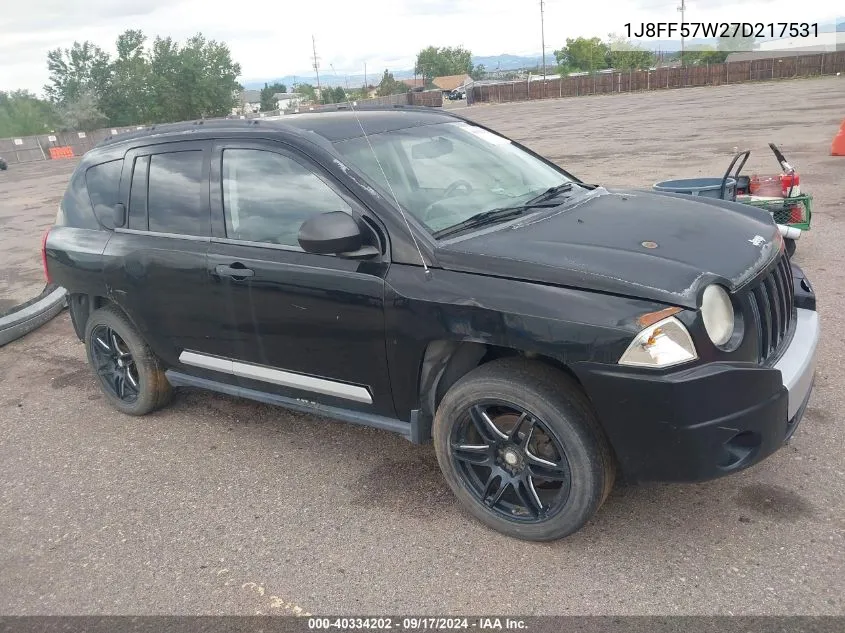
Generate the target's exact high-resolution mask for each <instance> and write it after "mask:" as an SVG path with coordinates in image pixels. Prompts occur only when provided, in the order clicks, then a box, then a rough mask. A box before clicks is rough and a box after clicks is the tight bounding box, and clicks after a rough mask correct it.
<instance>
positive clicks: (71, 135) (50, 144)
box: [0, 90, 443, 164]
mask: <svg viewBox="0 0 845 633" xmlns="http://www.w3.org/2000/svg"><path fill="white" fill-rule="evenodd" d="M356 103H357V104H358V105H359V106H367V105H419V106H429V107H440V106H442V105H443V93H442V92H441V91H440V90H426V91H423V92H407V93H404V94H399V95H391V96H389V97H376V98H374V99H364V100H361V101H356ZM343 107H346V106H345V104H331V105H314V106H300V107H299V111H300V112H309V111H312V110H313V111H314V112H320V111H324V110H337V109H339V108H343ZM284 114H285V113H284V112H282V111H280V110H274V111H271V112H262V113H255V114H248V115H243V118H248V119H255V118H265V117H277V116H282V115H284ZM226 118H242V117H240V116H230V117H226ZM145 127H147V126H143V125H137V126H132V127H111V128H103V129H100V130H94V131H93V132H51V133H50V134H39V135H37V136H18V137H12V138H3V139H0V157H2V158H4V159H5V160H6V162H8V163H9V164H14V163H29V162H33V161H41V160H51V157H50V149H52V148H59V147H70V148H71V150H72V151H73V155H74V156H82V155H83V154H84V153H85V152H87V151H88V150H89V149H91V148H92V147H94V146H95V145H97V143H100V142H101V141H103V140H105V139H106V138H107V137H108V136H111V135H114V134H121V133H123V132H132V131H135V130H142V129H144V128H145Z"/></svg>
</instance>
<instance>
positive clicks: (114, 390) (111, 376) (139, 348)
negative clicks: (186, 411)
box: [85, 306, 173, 415]
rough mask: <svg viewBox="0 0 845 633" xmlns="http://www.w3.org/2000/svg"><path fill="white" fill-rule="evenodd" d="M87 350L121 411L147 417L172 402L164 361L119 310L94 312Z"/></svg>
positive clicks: (87, 327) (110, 398) (105, 389)
mask: <svg viewBox="0 0 845 633" xmlns="http://www.w3.org/2000/svg"><path fill="white" fill-rule="evenodd" d="M85 348H86V350H87V353H88V363H89V364H90V365H91V368H92V369H93V370H94V374H95V375H96V376H97V381H98V383H99V384H100V388H101V389H102V391H103V393H104V394H105V396H106V399H107V400H108V401H109V403H110V404H111V405H112V406H113V407H114V408H115V409H117V410H118V411H121V412H123V413H126V414H129V415H145V414H147V413H150V412H152V411H155V410H156V409H158V408H160V407H162V406H164V405H165V404H167V403H168V402H169V401H170V398H171V397H172V394H173V389H172V387H171V386H170V383H169V382H168V381H167V378H166V377H165V375H164V367H163V366H162V363H161V361H160V360H159V359H158V357H156V355H155V354H153V352H152V350H150V348H149V346H148V345H147V344H146V343H145V342H144V340H143V339H142V338H141V335H140V334H139V333H138V331H137V329H136V328H135V326H134V325H132V323H131V322H130V321H129V319H127V318H126V316H125V315H124V314H123V313H122V312H120V311H119V310H118V309H117V308H114V307H112V306H107V307H104V308H100V309H98V310H95V311H94V312H92V313H91V316H90V317H88V322H87V323H86V325H85Z"/></svg>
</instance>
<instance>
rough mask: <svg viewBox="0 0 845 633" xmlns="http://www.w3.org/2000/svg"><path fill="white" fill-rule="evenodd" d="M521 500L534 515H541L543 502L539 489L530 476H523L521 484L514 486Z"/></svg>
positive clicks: (523, 505)
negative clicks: (535, 487) (535, 486)
mask: <svg viewBox="0 0 845 633" xmlns="http://www.w3.org/2000/svg"><path fill="white" fill-rule="evenodd" d="M513 489H514V491H515V492H516V496H517V498H518V499H519V502H520V503H521V504H522V507H524V508H525V509H526V510H527V511H528V513H529V514H530V515H531V516H533V517H535V518H536V517H539V516H540V513H541V512H542V511H543V503H542V502H541V501H540V497H539V495H537V491H536V490H535V489H534V484H533V483H532V482H531V478H530V477H523V478H522V479H521V480H520V481H519V484H518V485H516V486H514V487H513Z"/></svg>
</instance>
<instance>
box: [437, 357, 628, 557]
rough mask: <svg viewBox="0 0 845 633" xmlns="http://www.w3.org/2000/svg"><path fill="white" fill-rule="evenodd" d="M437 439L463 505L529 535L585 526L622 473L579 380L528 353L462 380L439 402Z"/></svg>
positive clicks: (544, 537)
mask: <svg viewBox="0 0 845 633" xmlns="http://www.w3.org/2000/svg"><path fill="white" fill-rule="evenodd" d="M432 439H433V440H434V449H435V452H436V454H437V462H438V464H439V465H440V470H441V472H442V473H443V476H444V478H445V479H446V483H447V484H448V485H449V487H450V488H451V490H452V492H453V493H454V494H455V496H456V497H457V498H458V500H459V501H460V502H461V504H462V505H463V507H464V509H465V510H466V511H468V512H469V513H470V514H472V515H473V516H474V517H475V518H476V519H478V520H479V521H481V522H482V523H484V524H485V525H487V526H488V527H491V528H493V529H494V530H497V531H499V532H501V533H502V534H505V535H507V536H512V537H515V538H519V539H523V540H529V541H551V540H555V539H559V538H563V537H565V536H568V535H569V534H572V533H573V532H576V531H578V530H579V529H581V528H582V527H583V526H584V525H585V524H586V523H587V521H589V520H590V518H591V517H592V516H593V515H594V514H595V513H596V511H597V510H598V509H599V507H601V505H602V503H604V500H605V499H606V498H607V496H608V494H609V493H610V490H611V488H612V487H613V482H614V479H615V473H616V462H615V459H614V457H613V453H612V450H611V447H610V444H609V442H608V440H607V437H606V436H605V434H604V430H603V429H602V428H601V425H600V424H599V421H598V419H597V417H596V414H595V411H594V410H593V407H592V404H591V402H590V400H589V398H588V397H587V394H586V393H585V392H584V390H583V388H582V387H581V385H580V384H579V383H578V382H577V381H576V380H574V379H573V378H572V376H570V375H568V374H567V373H566V372H564V371H561V370H560V369H558V368H555V367H551V366H548V365H546V364H544V363H541V362H537V361H533V360H529V359H525V358H520V357H508V358H501V359H497V360H492V361H490V362H488V363H484V364H482V365H480V366H478V367H476V368H475V369H472V370H470V371H469V372H468V373H466V374H465V375H464V376H462V377H461V378H459V379H458V380H457V381H456V382H455V383H454V384H453V385H452V386H451V387H449V388H448V390H447V391H446V393H445V394H444V395H443V397H442V399H441V400H440V403H439V404H438V406H437V412H436V414H435V416H434V423H433V425H432Z"/></svg>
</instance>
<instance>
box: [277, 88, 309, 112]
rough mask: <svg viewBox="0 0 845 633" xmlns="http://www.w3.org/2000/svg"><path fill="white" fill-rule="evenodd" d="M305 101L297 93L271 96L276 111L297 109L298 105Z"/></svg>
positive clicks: (280, 93)
mask: <svg viewBox="0 0 845 633" xmlns="http://www.w3.org/2000/svg"><path fill="white" fill-rule="evenodd" d="M304 100H305V96H304V95H301V94H299V93H298V92H277V93H276V94H274V95H273V101H275V102H276V109H277V110H282V111H284V110H291V109H294V108H298V107H299V104H300V103H302V102H303V101H304Z"/></svg>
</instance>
